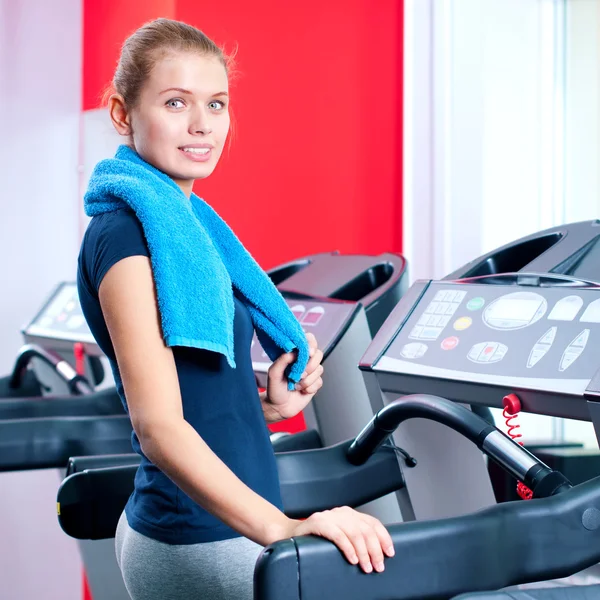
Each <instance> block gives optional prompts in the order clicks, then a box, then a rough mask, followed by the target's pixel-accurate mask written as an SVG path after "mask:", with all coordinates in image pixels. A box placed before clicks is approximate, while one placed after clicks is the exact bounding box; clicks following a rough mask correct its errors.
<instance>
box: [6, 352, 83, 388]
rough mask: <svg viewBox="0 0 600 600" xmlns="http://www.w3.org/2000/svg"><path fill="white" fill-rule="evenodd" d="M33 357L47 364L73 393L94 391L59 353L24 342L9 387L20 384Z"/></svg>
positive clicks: (16, 386)
mask: <svg viewBox="0 0 600 600" xmlns="http://www.w3.org/2000/svg"><path fill="white" fill-rule="evenodd" d="M33 358H37V359H39V360H42V361H43V362H45V363H46V364H47V365H49V366H50V367H51V368H52V369H53V370H54V371H55V372H56V373H57V374H58V375H59V376H60V377H61V378H62V379H63V380H64V382H65V383H66V384H67V386H68V387H69V391H70V392H71V393H72V394H73V395H75V396H85V395H87V394H91V393H92V392H93V391H94V390H93V388H92V386H91V385H90V383H89V381H88V380H87V379H86V378H85V377H84V376H83V375H78V374H77V371H75V369H74V368H73V367H72V366H71V365H70V364H69V363H68V362H67V361H66V360H64V359H63V358H62V357H61V356H60V355H58V354H57V353H56V352H52V351H51V350H46V349H44V348H42V347H41V346H36V345H35V344H26V345H25V346H23V347H22V348H21V350H20V351H19V355H18V356H17V360H16V362H15V366H14V368H13V372H12V375H11V377H10V381H9V384H8V385H9V386H10V387H11V388H13V389H16V388H18V387H19V386H20V385H21V381H22V379H23V376H24V375H25V371H26V369H27V366H28V365H29V363H30V362H31V360H32V359H33Z"/></svg>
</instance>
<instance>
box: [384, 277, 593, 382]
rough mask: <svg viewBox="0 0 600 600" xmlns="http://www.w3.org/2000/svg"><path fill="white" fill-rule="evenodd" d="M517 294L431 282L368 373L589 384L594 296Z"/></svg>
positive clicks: (555, 291) (584, 292) (510, 289)
mask: <svg viewBox="0 0 600 600" xmlns="http://www.w3.org/2000/svg"><path fill="white" fill-rule="evenodd" d="M516 289H517V290H518V291H515V286H510V285H485V284H477V283H470V282H469V283H452V282H443V281H434V282H431V283H430V284H429V286H428V287H427V289H426V290H425V292H424V293H423V295H422V296H421V298H420V299H419V301H418V302H417V303H416V304H415V305H414V306H413V307H412V310H411V312H410V315H409V317H408V318H407V319H406V321H405V323H404V325H403V326H402V327H401V328H400V329H399V330H397V332H396V334H395V336H394V338H393V340H392V341H391V343H389V345H388V346H387V349H386V350H385V352H384V353H383V356H381V357H380V358H379V360H378V361H377V362H376V364H374V365H373V369H375V370H385V371H388V372H401V373H408V374H410V373H414V374H421V375H424V374H427V373H429V374H431V375H432V376H436V375H437V376H440V377H448V378H453V375H452V374H453V373H454V374H455V377H457V378H460V379H464V376H460V375H459V374H460V373H463V374H469V373H470V374H483V375H485V376H486V380H489V381H490V382H492V381H493V379H494V377H493V376H494V375H497V376H499V377H500V376H510V377H513V378H515V377H516V378H519V379H532V380H538V381H539V380H549V379H552V380H556V379H563V380H587V381H589V379H590V378H591V377H592V376H593V375H594V373H595V372H596V370H597V369H598V367H599V366H600V355H598V351H597V348H598V343H600V289H599V288H593V287H589V288H572V287H560V286H556V287H544V288H533V287H532V288H531V289H528V288H524V286H523V287H518V288H516ZM594 347H595V349H596V350H595V351H594ZM515 381H517V380H515ZM541 387H545V386H541Z"/></svg>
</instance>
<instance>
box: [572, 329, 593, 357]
mask: <svg viewBox="0 0 600 600" xmlns="http://www.w3.org/2000/svg"><path fill="white" fill-rule="evenodd" d="M589 337H590V330H589V329H584V330H583V331H582V332H581V333H580V334H579V335H578V336H577V337H576V338H575V339H574V340H573V341H572V342H571V346H579V347H581V351H582V352H583V349H584V348H585V346H586V344H587V341H588V338H589Z"/></svg>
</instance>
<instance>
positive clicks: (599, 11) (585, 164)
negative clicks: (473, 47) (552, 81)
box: [565, 0, 600, 221]
mask: <svg viewBox="0 0 600 600" xmlns="http://www.w3.org/2000/svg"><path fill="white" fill-rule="evenodd" d="M566 24H567V40H566V58H567V68H566V111H565V116H566V127H565V133H566V143H565V150H566V152H565V171H566V173H565V181H566V202H565V204H566V212H567V219H568V220H569V221H581V220H584V219H596V218H600V3H598V2H589V1H588V0H569V1H568V3H567V21H566Z"/></svg>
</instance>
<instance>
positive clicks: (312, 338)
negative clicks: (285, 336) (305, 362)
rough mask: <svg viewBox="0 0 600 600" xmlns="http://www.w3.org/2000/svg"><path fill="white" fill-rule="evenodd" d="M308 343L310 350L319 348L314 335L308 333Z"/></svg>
mask: <svg viewBox="0 0 600 600" xmlns="http://www.w3.org/2000/svg"><path fill="white" fill-rule="evenodd" d="M306 341H307V342H308V347H309V348H317V346H318V344H317V338H316V337H315V334H314V333H311V332H308V333H307V334H306Z"/></svg>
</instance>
